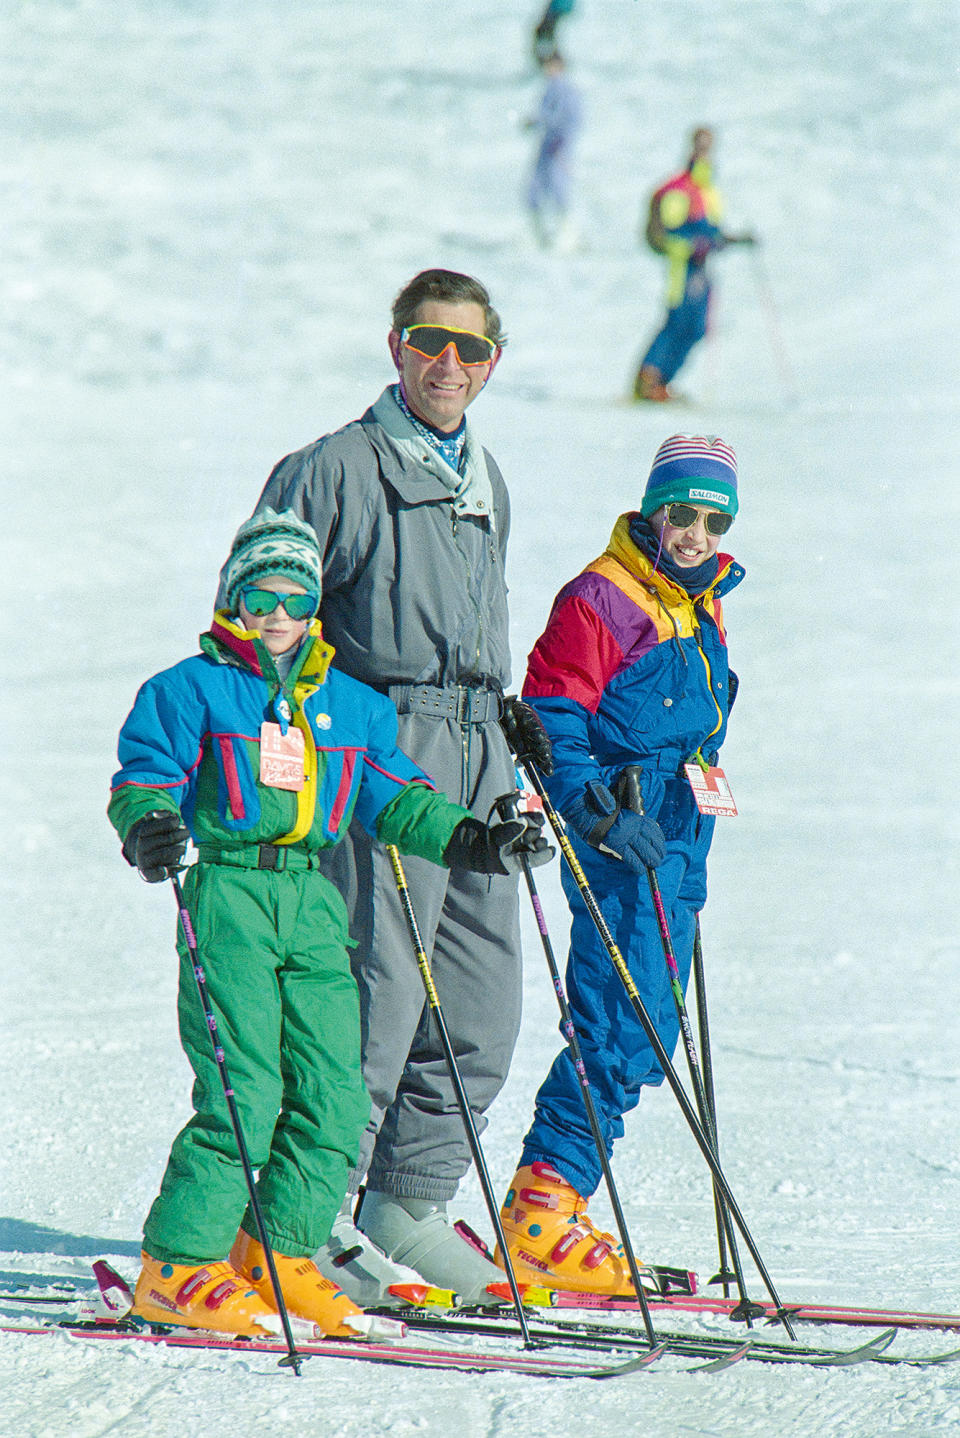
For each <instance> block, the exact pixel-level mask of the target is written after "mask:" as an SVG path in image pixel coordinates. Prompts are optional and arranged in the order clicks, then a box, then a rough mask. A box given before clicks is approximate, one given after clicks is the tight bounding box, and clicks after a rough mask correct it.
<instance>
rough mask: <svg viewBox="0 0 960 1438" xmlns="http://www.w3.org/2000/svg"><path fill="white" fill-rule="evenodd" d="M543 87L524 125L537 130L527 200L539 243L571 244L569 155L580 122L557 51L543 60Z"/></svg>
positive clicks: (577, 101)
mask: <svg viewBox="0 0 960 1438" xmlns="http://www.w3.org/2000/svg"><path fill="white" fill-rule="evenodd" d="M543 71H544V74H545V75H546V76H547V83H546V87H545V89H544V92H543V96H542V98H541V100H540V109H539V111H538V112H537V114H536V116H535V117H534V118H533V119H531V120H529V121H528V128H530V129H534V130H538V131H539V133H540V147H539V149H538V151H537V158H536V162H535V164H534V167H533V174H532V175H531V177H530V184H529V187H528V189H527V204H528V205H529V207H530V213H531V216H532V218H533V227H534V230H535V232H536V236H537V239H538V241H539V242H540V244H541V245H544V246H548V245H551V244H553V243H555V242H556V243H557V244H564V245H572V244H573V242H574V241H575V238H576V237H575V235H574V233H573V230H572V228H571V221H570V157H571V153H572V151H573V145H574V141H575V140H576V138H577V135H578V134H579V132H580V126H581V123H582V104H581V100H580V94H579V92H578V90H577V89H576V87H575V86H574V85H573V83H572V81H571V80H570V79H569V78H568V76H567V73H566V64H565V62H564V60H563V57H562V56H561V55H558V54H556V53H554V54H552V55H548V56H547V57H546V59H545V60H544V61H543Z"/></svg>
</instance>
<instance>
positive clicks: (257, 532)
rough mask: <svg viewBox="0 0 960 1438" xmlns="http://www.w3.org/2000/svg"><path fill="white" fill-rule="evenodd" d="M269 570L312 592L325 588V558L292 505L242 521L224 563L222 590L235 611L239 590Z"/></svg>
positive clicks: (315, 592)
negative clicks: (243, 522) (278, 511)
mask: <svg viewBox="0 0 960 1438" xmlns="http://www.w3.org/2000/svg"><path fill="white" fill-rule="evenodd" d="M269 574H279V575H283V577H284V578H285V579H292V580H294V581H295V582H296V583H297V584H302V585H303V587H304V589H306V590H307V591H308V592H309V593H311V594H320V593H321V590H322V576H323V560H322V558H321V555H320V546H319V544H318V543H317V536H316V533H315V531H314V529H313V527H312V526H311V525H309V524H307V523H306V521H305V520H302V519H301V518H300V516H299V515H298V514H295V513H294V511H293V510H292V509H285V510H283V511H282V513H280V514H276V513H275V512H274V510H272V509H262V510H260V511H259V513H257V514H255V515H254V516H253V518H252V519H248V520H247V521H246V523H245V524H241V526H240V528H239V529H238V530H237V533H236V535H235V537H234V541H233V544H232V546H231V549H230V557H229V559H228V560H227V563H226V565H225V567H224V573H223V591H224V595H225V597H226V601H227V605H228V607H229V609H230V611H231V613H234V612H235V611H236V607H237V604H238V602H239V599H240V591H241V589H243V588H245V587H246V585H248V584H253V585H256V584H257V582H258V581H259V580H261V579H265V578H266V577H267V575H269Z"/></svg>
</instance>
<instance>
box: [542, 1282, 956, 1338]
mask: <svg viewBox="0 0 960 1438" xmlns="http://www.w3.org/2000/svg"><path fill="white" fill-rule="evenodd" d="M521 1293H522V1296H523V1301H524V1304H525V1305H527V1306H529V1307H536V1308H548V1309H558V1308H562V1309H580V1310H588V1311H592V1312H595V1313H638V1312H639V1311H640V1305H639V1303H638V1302H637V1300H636V1299H635V1298H626V1297H624V1298H608V1297H606V1296H605V1295H603V1294H599V1293H578V1292H576V1291H574V1290H572V1289H557V1288H553V1289H548V1288H536V1287H530V1288H523V1286H522V1285H521ZM647 1303H648V1305H649V1307H650V1309H651V1311H654V1310H659V1311H660V1312H667V1313H689V1314H693V1315H695V1316H696V1315H701V1316H702V1315H704V1314H716V1315H718V1316H720V1317H726V1318H731V1319H734V1320H736V1319H739V1318H741V1317H742V1314H741V1313H740V1312H738V1310H739V1309H740V1300H739V1298H713V1297H711V1296H710V1295H709V1294H704V1293H696V1294H686V1293H673V1294H656V1293H650V1294H648V1295H647ZM783 1311H784V1313H786V1315H787V1317H788V1318H790V1319H791V1320H796V1321H797V1322H800V1323H842V1324H852V1325H854V1326H856V1327H861V1328H890V1327H893V1328H942V1329H952V1330H957V1331H960V1313H919V1312H914V1311H912V1310H910V1309H900V1308H858V1307H856V1306H847V1305H837V1304H828V1303H811V1302H807V1301H803V1302H799V1303H797V1302H791V1301H789V1300H787V1301H785V1302H784V1305H783ZM750 1316H751V1318H763V1319H767V1320H769V1321H770V1322H776V1321H777V1320H778V1319H779V1318H780V1311H779V1310H778V1309H777V1308H776V1307H775V1306H774V1305H773V1304H772V1303H770V1302H769V1301H765V1300H762V1299H761V1300H757V1299H751V1300H750Z"/></svg>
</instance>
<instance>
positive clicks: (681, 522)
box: [667, 500, 733, 534]
mask: <svg viewBox="0 0 960 1438" xmlns="http://www.w3.org/2000/svg"><path fill="white" fill-rule="evenodd" d="M700 514H703V522H704V525H705V526H706V530H707V533H708V534H726V532H727V530H728V529H729V528H730V526H731V524H732V523H733V515H732V514H718V513H717V511H716V510H714V509H711V510H710V511H709V512H708V513H706V514H704V513H703V510H700V509H698V508H697V506H696V505H695V504H681V503H680V502H679V500H678V501H677V502H675V503H674V504H668V505H667V523H668V524H669V525H670V528H671V529H689V528H690V526H691V524H696V522H697V516H698V515H700Z"/></svg>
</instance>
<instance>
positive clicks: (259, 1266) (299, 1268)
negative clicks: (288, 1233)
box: [230, 1228, 406, 1339]
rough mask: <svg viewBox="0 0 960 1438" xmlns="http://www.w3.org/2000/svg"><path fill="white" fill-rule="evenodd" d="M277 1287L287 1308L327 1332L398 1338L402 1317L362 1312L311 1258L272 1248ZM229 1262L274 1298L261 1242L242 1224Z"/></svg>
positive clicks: (267, 1299) (266, 1297)
mask: <svg viewBox="0 0 960 1438" xmlns="http://www.w3.org/2000/svg"><path fill="white" fill-rule="evenodd" d="M273 1259H274V1263H275V1264H276V1268H277V1277H278V1278H279V1280H280V1291H281V1292H282V1294H283V1301H284V1303H285V1304H286V1308H287V1313H288V1314H289V1315H290V1316H291V1317H293V1318H305V1319H306V1320H307V1321H308V1322H309V1323H314V1324H316V1326H317V1327H318V1328H319V1329H321V1330H322V1331H323V1332H324V1333H325V1334H326V1335H327V1336H328V1337H330V1338H370V1339H392V1338H402V1337H403V1335H404V1333H405V1332H406V1329H405V1328H404V1326H403V1324H402V1323H397V1322H396V1321H395V1320H393V1319H390V1318H380V1317H378V1316H375V1315H374V1314H371V1313H364V1311H363V1309H362V1308H358V1307H357V1305H356V1304H355V1303H354V1302H353V1300H352V1299H350V1298H348V1297H347V1295H346V1294H345V1293H344V1291H343V1289H342V1288H340V1287H339V1285H338V1284H336V1283H334V1281H333V1279H331V1278H324V1276H323V1274H322V1273H321V1272H320V1270H319V1268H318V1267H317V1265H316V1264H315V1263H314V1261H313V1259H312V1258H294V1257H290V1255H288V1254H284V1253H278V1252H277V1250H276V1249H274V1251H273ZM230 1262H231V1263H232V1264H233V1266H234V1268H235V1269H236V1271H237V1273H238V1274H239V1275H240V1276H241V1277H242V1278H244V1279H245V1280H246V1281H247V1282H249V1283H250V1284H251V1286H252V1287H253V1288H255V1289H256V1291H257V1293H258V1294H259V1295H260V1297H261V1298H262V1299H263V1300H264V1302H265V1303H269V1304H270V1305H271V1308H272V1307H273V1303H274V1293H273V1284H272V1283H271V1282H270V1270H269V1269H268V1267H267V1258H266V1254H265V1252H264V1249H263V1245H262V1244H260V1243H259V1242H258V1241H257V1240H256V1239H255V1238H251V1237H250V1235H249V1234H248V1233H246V1232H245V1231H244V1230H243V1229H242V1228H241V1230H240V1232H239V1233H238V1234H237V1237H236V1240H235V1242H234V1245H233V1247H232V1248H231V1250H230Z"/></svg>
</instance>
